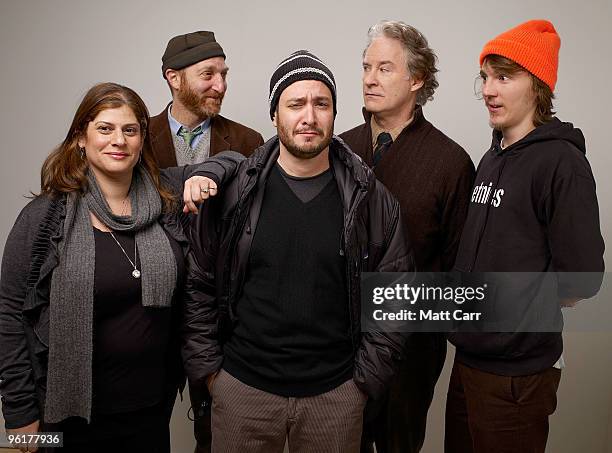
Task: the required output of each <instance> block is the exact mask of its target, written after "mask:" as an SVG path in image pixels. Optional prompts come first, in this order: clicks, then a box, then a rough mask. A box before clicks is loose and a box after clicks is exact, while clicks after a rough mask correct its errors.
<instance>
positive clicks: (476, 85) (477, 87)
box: [474, 74, 484, 101]
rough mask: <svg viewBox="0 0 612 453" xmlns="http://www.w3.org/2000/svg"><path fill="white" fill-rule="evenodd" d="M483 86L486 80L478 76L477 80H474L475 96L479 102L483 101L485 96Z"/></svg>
mask: <svg viewBox="0 0 612 453" xmlns="http://www.w3.org/2000/svg"><path fill="white" fill-rule="evenodd" d="M483 85H484V79H483V78H482V76H481V75H480V74H478V75H477V76H476V78H475V79H474V96H476V99H478V100H479V101H482V100H483V95H482V87H483Z"/></svg>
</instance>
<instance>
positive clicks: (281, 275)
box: [223, 167, 353, 397]
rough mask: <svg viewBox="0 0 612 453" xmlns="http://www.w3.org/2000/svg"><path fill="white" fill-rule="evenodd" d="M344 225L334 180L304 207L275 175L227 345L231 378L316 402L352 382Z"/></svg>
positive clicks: (226, 365)
mask: <svg viewBox="0 0 612 453" xmlns="http://www.w3.org/2000/svg"><path fill="white" fill-rule="evenodd" d="M342 224H343V212H342V201H341V200H340V194H339V192H338V186H337V184H336V181H335V180H333V179H332V180H330V181H329V183H328V184H327V185H326V186H325V188H324V189H323V190H322V191H321V192H320V193H319V194H318V195H317V196H316V197H315V198H313V199H312V200H310V201H309V202H307V203H304V202H302V201H301V200H300V199H299V198H298V197H297V196H296V195H295V194H294V192H293V191H292V190H291V189H290V188H289V186H288V185H287V183H286V182H285V180H284V178H283V177H282V176H281V173H280V171H279V169H278V168H277V167H275V168H273V169H272V173H271V175H270V178H269V180H268V184H267V185H266V191H265V195H264V199H263V205H262V208H261V213H260V215H259V221H258V222H257V229H256V231H255V235H254V237H253V245H252V247H251V253H250V257H249V269H248V272H247V276H246V281H245V284H244V289H243V291H242V296H241V297H240V299H239V301H238V303H237V304H236V314H237V318H238V322H237V324H236V327H235V329H234V332H233V335H232V336H231V337H230V339H229V341H228V342H227V343H226V344H225V349H224V352H225V361H224V363H223V367H224V369H226V370H227V371H228V372H229V373H230V374H232V375H234V376H235V377H237V378H238V379H240V380H241V381H242V382H244V383H245V384H248V385H250V386H252V387H256V388H259V389H261V390H264V391H266V392H269V393H274V394H277V395H281V396H287V397H289V396H292V397H305V396H314V395H319V394H322V393H325V392H327V391H329V390H331V389H333V388H335V387H337V386H339V385H340V384H342V383H343V382H345V381H346V380H348V379H350V378H351V376H352V374H353V349H352V343H351V336H350V317H349V304H348V293H347V288H346V275H345V263H344V257H343V256H341V255H340V253H339V252H340V248H341V246H342V244H341V242H340V237H341V232H342Z"/></svg>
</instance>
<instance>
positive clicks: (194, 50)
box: [162, 31, 225, 78]
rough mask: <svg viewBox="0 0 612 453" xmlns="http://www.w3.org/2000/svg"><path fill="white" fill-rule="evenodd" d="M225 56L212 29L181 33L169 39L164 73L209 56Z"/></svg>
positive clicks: (164, 58) (163, 65) (165, 53)
mask: <svg viewBox="0 0 612 453" xmlns="http://www.w3.org/2000/svg"><path fill="white" fill-rule="evenodd" d="M213 57H223V58H225V54H224V53H223V49H222V48H221V46H220V45H219V43H218V42H217V41H216V40H215V34H214V33H213V32H212V31H194V32H193V33H187V34H186V35H179V36H175V37H174V38H172V39H171V40H170V41H168V45H167V46H166V51H165V52H164V55H163V57H162V74H163V76H164V78H165V77H166V69H182V68H186V67H187V66H191V65H192V64H194V63H197V62H198V61H202V60H206V59H207V58H213Z"/></svg>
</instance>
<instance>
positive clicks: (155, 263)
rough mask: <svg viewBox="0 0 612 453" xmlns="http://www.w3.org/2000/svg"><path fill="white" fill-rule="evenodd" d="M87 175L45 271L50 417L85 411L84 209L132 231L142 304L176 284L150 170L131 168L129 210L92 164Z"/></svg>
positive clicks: (87, 264) (89, 267)
mask: <svg viewBox="0 0 612 453" xmlns="http://www.w3.org/2000/svg"><path fill="white" fill-rule="evenodd" d="M88 181H89V189H88V191H87V192H86V193H85V194H84V195H82V196H81V195H80V194H76V193H72V194H70V195H69V196H68V199H67V203H66V219H65V221H64V234H63V237H62V240H61V242H60V243H59V244H58V249H59V265H58V266H57V268H56V269H55V270H54V272H53V276H52V278H51V295H50V305H49V306H50V319H49V364H48V370H47V396H46V401H45V421H47V422H49V423H56V422H60V421H61V420H63V419H65V418H67V417H71V416H77V417H82V418H85V419H87V421H88V422H89V421H90V419H91V400H92V376H91V373H92V353H93V300H94V273H95V239H94V232H93V226H92V224H91V219H90V217H89V212H90V211H91V212H92V213H93V214H95V216H96V217H97V218H98V219H99V220H100V221H101V222H102V223H104V224H105V225H106V226H108V227H109V228H111V229H112V230H117V231H135V232H136V246H137V247H138V255H139V256H140V267H141V272H142V277H141V279H140V282H141V285H142V305H143V306H145V307H169V306H170V305H171V299H172V293H173V292H174V287H175V286H176V278H177V274H176V273H177V270H176V260H175V258H174V253H173V252H172V248H171V246H170V242H169V240H168V237H167V236H166V234H165V233H164V231H163V229H162V227H161V226H160V225H159V223H158V222H157V220H158V218H159V216H160V214H161V210H162V203H161V198H160V196H159V193H158V191H157V189H156V187H155V185H154V184H153V181H152V180H151V177H150V176H149V174H148V173H147V172H146V171H145V170H144V169H143V168H142V167H141V166H140V165H137V166H136V167H135V168H134V173H133V177H132V184H131V186H130V192H129V195H130V200H131V203H132V215H131V216H117V215H115V214H113V213H112V211H111V210H110V208H109V206H108V203H107V202H106V200H105V199H104V196H103V195H102V192H101V191H100V188H99V186H98V183H97V182H96V179H95V177H94V176H93V172H91V171H90V172H89V173H88ZM98 272H113V269H98ZM117 278H119V279H120V278H133V277H132V276H131V275H129V274H127V275H126V276H123V275H118V276H117ZM160 372H161V370H160Z"/></svg>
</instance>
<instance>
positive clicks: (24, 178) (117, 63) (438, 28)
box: [0, 0, 612, 453]
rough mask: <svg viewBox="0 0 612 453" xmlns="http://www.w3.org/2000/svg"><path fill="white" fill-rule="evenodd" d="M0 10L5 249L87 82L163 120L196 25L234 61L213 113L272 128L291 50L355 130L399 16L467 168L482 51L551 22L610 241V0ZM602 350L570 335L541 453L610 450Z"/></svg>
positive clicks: (611, 375) (478, 142) (59, 4)
mask: <svg viewBox="0 0 612 453" xmlns="http://www.w3.org/2000/svg"><path fill="white" fill-rule="evenodd" d="M0 8H1V13H0V61H1V62H2V73H3V74H2V84H1V85H0V93H1V97H0V99H1V100H2V108H1V113H0V115H1V117H0V131H1V137H2V139H3V145H2V154H1V159H2V165H1V167H0V193H1V197H2V206H3V212H4V214H3V215H2V217H1V218H0V244H4V241H5V240H6V235H7V234H8V232H9V230H10V228H11V226H12V224H13V222H14V220H15V217H16V216H17V214H18V212H19V210H20V209H21V208H22V207H23V206H24V205H25V203H26V201H27V200H26V199H25V198H24V197H23V195H24V194H26V193H28V191H29V190H34V191H36V190H38V188H39V172H40V166H41V164H42V162H43V159H44V158H45V156H46V155H47V154H48V152H49V151H50V150H51V149H52V148H53V147H54V146H55V145H56V144H57V143H59V142H60V141H61V140H62V139H63V138H64V135H65V133H66V131H67V128H68V126H69V123H70V121H71V119H72V115H73V114H74V111H75V109H76V106H77V104H78V102H79V100H80V98H81V97H82V95H83V94H84V92H85V91H86V90H87V89H88V88H89V87H90V86H91V85H93V84H94V83H96V82H101V81H115V82H119V83H122V84H126V85H128V86H130V87H132V88H134V89H135V90H136V91H137V92H139V93H140V94H141V95H142V97H143V98H144V100H145V101H146V102H147V104H148V105H149V108H150V110H151V113H152V114H157V113H158V112H159V111H161V109H162V108H163V107H164V106H165V104H166V103H167V102H168V99H169V92H168V89H167V87H166V84H165V82H164V81H163V79H162V77H161V70H160V67H161V62H160V58H161V55H162V53H163V51H164V48H165V45H166V42H167V40H168V39H169V38H170V37H171V36H173V35H176V34H181V33H186V32H189V31H194V30H198V29H206V30H213V31H214V32H215V33H216V35H217V39H218V40H219V41H220V42H221V44H222V45H223V47H224V49H225V51H226V54H227V55H228V59H227V63H228V64H229V66H230V75H229V90H228V94H227V96H226V99H225V102H224V104H223V111H222V113H223V114H224V115H226V116H228V117H230V118H233V119H235V120H238V121H240V122H242V123H244V124H246V125H248V126H251V127H253V128H255V129H258V130H259V131H261V132H262V134H263V135H264V137H265V138H268V137H270V136H271V135H272V134H273V133H274V129H273V127H272V124H271V123H270V120H269V117H268V113H267V103H266V102H267V93H268V81H269V77H270V74H271V73H272V71H273V69H274V67H275V65H276V64H277V63H278V62H279V61H280V60H281V59H282V58H283V57H285V56H287V55H288V54H289V53H290V52H292V51H294V50H296V49H300V48H306V49H309V50H311V51H312V52H314V53H315V54H316V55H318V56H319V57H321V58H323V59H324V60H325V61H326V62H327V63H328V64H329V66H330V67H331V69H332V70H333V71H334V74H335V76H336V80H337V84H338V96H339V101H338V111H339V113H338V117H337V121H336V132H338V133H339V132H342V131H344V130H346V129H348V128H350V127H352V126H354V125H356V124H358V123H359V122H361V121H362V117H361V106H362V102H361V80H360V77H361V60H360V58H361V52H362V50H363V46H364V44H365V35H366V31H367V29H368V27H369V26H370V25H371V24H372V23H374V22H376V21H378V20H379V19H398V20H403V21H405V22H408V23H410V24H412V25H414V26H416V27H417V28H418V29H420V30H421V31H422V32H423V33H424V34H425V35H426V36H427V37H428V39H429V42H430V44H431V46H432V47H433V48H434V49H435V50H436V52H437V54H438V57H439V61H440V63H439V68H440V73H439V82H440V88H439V89H438V90H437V92H436V94H435V99H434V101H433V102H431V103H430V104H428V105H427V106H426V107H425V115H426V117H427V118H428V119H429V120H431V121H432V122H433V123H434V124H435V125H436V126H437V127H439V128H440V129H441V130H443V131H444V132H445V133H447V134H448V135H449V136H450V137H452V138H453V139H454V140H455V141H457V142H458V143H460V144H461V145H462V146H463V147H464V148H465V149H466V150H467V151H468V152H469V153H470V155H471V156H472V159H473V160H474V161H475V162H476V163H477V162H478V160H479V159H480V157H481V155H482V153H483V151H484V150H485V149H486V148H487V147H488V145H489V142H490V129H489V127H488V125H487V114H486V111H485V109H484V108H483V106H482V104H481V102H479V101H477V100H475V98H474V95H473V90H472V86H473V80H474V77H475V75H476V74H477V72H478V66H477V57H478V54H479V52H480V50H481V48H482V46H483V44H484V43H485V42H486V41H487V40H489V39H491V38H492V37H494V36H495V35H497V34H499V33H501V32H502V31H504V30H506V29H508V28H510V27H512V26H514V25H517V24H518V23H520V22H523V21H525V20H528V19H534V18H547V19H549V20H551V21H552V22H553V23H554V25H555V27H556V28H557V30H558V32H559V34H560V35H561V42H562V45H561V54H560V66H559V67H560V70H559V80H558V83H557V90H556V94H557V101H556V107H557V111H558V112H559V113H558V116H559V118H561V119H562V120H567V121H572V122H574V124H576V125H577V126H578V127H580V128H581V129H582V130H583V132H584V134H585V136H586V137H587V146H588V154H587V155H588V157H589V160H590V162H591V166H592V167H593V173H594V174H595V178H596V180H597V183H598V196H599V201H600V212H601V219H602V229H603V232H604V237H605V238H606V239H609V238H610V237H612V236H611V235H610V232H611V229H612V219H611V217H610V216H611V214H610V212H609V210H608V208H609V206H610V196H611V195H610V191H611V189H612V181H611V179H610V177H609V173H610V168H611V166H610V163H611V159H612V157H611V155H610V151H609V146H608V143H607V140H606V139H607V136H606V129H605V125H606V124H607V120H608V118H607V113H608V109H609V106H610V101H611V96H610V93H609V88H608V85H607V82H608V77H609V76H610V74H612V63H611V62H610V43H611V42H612V33H611V32H610V30H609V24H610V20H611V19H612V16H611V10H612V8H611V2H610V0H587V1H585V2H581V3H579V2H575V1H570V0H540V1H533V0H515V1H513V2H510V1H501V0H475V1H466V2H454V1H451V0H440V1H438V0H430V1H427V2H411V1H406V0H403V1H402V0H391V1H383V0H381V1H378V2H376V3H375V2H358V1H351V2H348V1H341V0H339V1H336V2H331V1H321V0H311V1H309V2H293V1H289V0H285V1H282V2H280V1H279V2H259V3H255V2H249V1H244V0H239V1H232V2H211V1H195V0H193V1H175V2H159V3H158V2H151V1H144V0H134V1H127V0H122V1H120V0H105V1H102V2H93V1H77V0H72V1H70V0H48V1H43V0H40V1H33V0H19V1H16V0H14V1H11V0H2V1H1V2H0ZM611 344H612V334H611V332H610V331H608V332H599V333H575V334H568V335H566V350H565V358H566V361H567V369H566V370H565V371H564V373H563V378H562V382H561V387H560V390H559V405H558V410H557V413H556V414H555V415H554V417H553V418H552V426H551V434H550V442H549V449H548V451H549V452H555V453H557V452H560V453H566V452H567V453H570V452H572V453H573V452H585V453H586V452H589V453H591V452H592V453H603V452H605V451H606V447H609V449H608V450H607V451H608V452H612V384H611V382H612V354H610V352H609V351H610V346H611ZM449 356H450V357H449V360H450V358H452V352H451V353H450V354H449ZM417 366H418V364H417ZM448 372H449V368H448V363H447V368H446V369H445V372H444V374H443V376H442V378H441V380H440V382H439V385H438V389H437V393H436V399H435V401H434V404H433V407H432V410H431V413H430V425H429V431H428V439H427V444H426V447H425V450H424V451H425V452H426V453H437V452H441V451H442V433H443V420H444V418H443V408H444V397H445V392H446V384H447V382H448ZM415 391H418V389H415ZM186 410H187V405H186V404H181V405H179V406H177V407H176V411H175V414H174V418H173V422H172V427H173V445H174V451H176V452H187V451H190V448H191V445H192V437H191V434H190V433H191V426H190V424H189V422H188V421H187V420H186V417H185V413H186Z"/></svg>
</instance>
